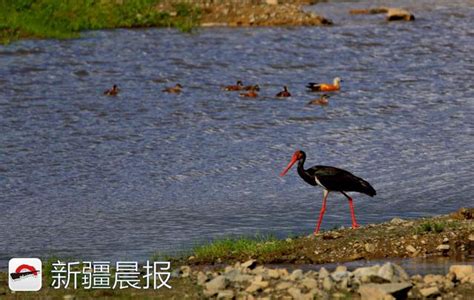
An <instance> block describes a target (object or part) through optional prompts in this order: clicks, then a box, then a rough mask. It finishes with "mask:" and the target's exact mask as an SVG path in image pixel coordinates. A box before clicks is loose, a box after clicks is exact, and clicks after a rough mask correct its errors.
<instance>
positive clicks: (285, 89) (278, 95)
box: [276, 85, 291, 98]
mask: <svg viewBox="0 0 474 300" xmlns="http://www.w3.org/2000/svg"><path fill="white" fill-rule="evenodd" d="M276 97H281V98H283V97H291V94H290V92H289V91H288V87H287V86H286V85H285V86H284V87H283V91H281V92H279V93H278V94H276Z"/></svg>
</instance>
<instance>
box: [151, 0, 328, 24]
mask: <svg viewBox="0 0 474 300" xmlns="http://www.w3.org/2000/svg"><path fill="white" fill-rule="evenodd" d="M173 2H176V1H172V0H169V1H164V2H162V3H160V4H159V5H158V6H157V9H158V10H159V11H172V10H173V9H172V7H173ZM192 3H193V5H195V6H197V7H198V9H199V10H200V12H201V17H200V26H202V27H216V26H229V27H240V26H243V27H248V26H319V25H331V24H332V21H331V20H329V19H326V18H324V17H322V16H319V15H317V14H314V13H312V12H306V11H304V9H303V6H304V5H308V4H314V3H316V1H308V0H306V1H281V0H280V1H278V0H275V1H272V0H267V1H263V0H253V1H232V0H226V1H209V0H201V1H193V2H192Z"/></svg>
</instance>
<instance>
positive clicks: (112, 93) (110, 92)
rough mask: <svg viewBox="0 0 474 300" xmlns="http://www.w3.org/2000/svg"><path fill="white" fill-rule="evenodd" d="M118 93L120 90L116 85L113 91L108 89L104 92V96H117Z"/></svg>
mask: <svg viewBox="0 0 474 300" xmlns="http://www.w3.org/2000/svg"><path fill="white" fill-rule="evenodd" d="M118 92H119V88H118V86H117V85H116V84H114V85H113V86H112V88H111V89H108V90H106V91H105V92H104V95H106V96H117V94H118Z"/></svg>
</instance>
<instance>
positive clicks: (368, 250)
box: [364, 243, 375, 253]
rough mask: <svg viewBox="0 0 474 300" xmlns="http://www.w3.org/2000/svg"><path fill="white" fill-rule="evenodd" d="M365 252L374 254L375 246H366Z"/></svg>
mask: <svg viewBox="0 0 474 300" xmlns="http://www.w3.org/2000/svg"><path fill="white" fill-rule="evenodd" d="M364 248H365V251H367V252H369V253H372V252H374V251H375V245H374V244H368V243H367V244H365V245H364Z"/></svg>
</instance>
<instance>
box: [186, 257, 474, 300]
mask: <svg viewBox="0 0 474 300" xmlns="http://www.w3.org/2000/svg"><path fill="white" fill-rule="evenodd" d="M180 276H181V277H182V278H191V280H192V281H193V282H196V284H198V285H199V286H200V287H202V296H204V297H205V298H217V299H249V300H250V299H315V298H316V299H348V298H349V299H351V298H357V299H358V298H360V299H384V300H389V299H426V298H437V299H439V297H442V299H472V297H474V267H473V266H472V265H453V266H451V267H450V269H449V273H448V274H445V275H433V274H429V275H425V276H421V275H414V276H411V277H410V276H409V275H408V274H407V273H406V272H405V270H404V269H403V268H401V267H400V266H398V265H397V264H393V263H390V262H388V263H385V264H383V265H378V264H377V265H373V266H370V267H363V268H357V269H355V270H353V271H352V272H351V271H348V269H347V268H346V267H345V266H342V265H341V266H338V267H337V268H336V269H335V270H334V271H333V272H328V270H326V269H325V268H321V269H319V271H317V272H316V271H308V272H303V271H302V270H301V269H295V270H293V271H292V272H291V273H290V272H289V271H288V270H287V269H285V268H267V267H265V266H262V265H257V263H256V261H255V260H248V261H246V262H243V263H240V262H237V263H236V264H234V265H233V266H227V267H225V269H224V270H221V271H214V272H212V271H207V272H203V271H197V270H192V269H191V268H190V267H189V266H183V267H181V271H180Z"/></svg>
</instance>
